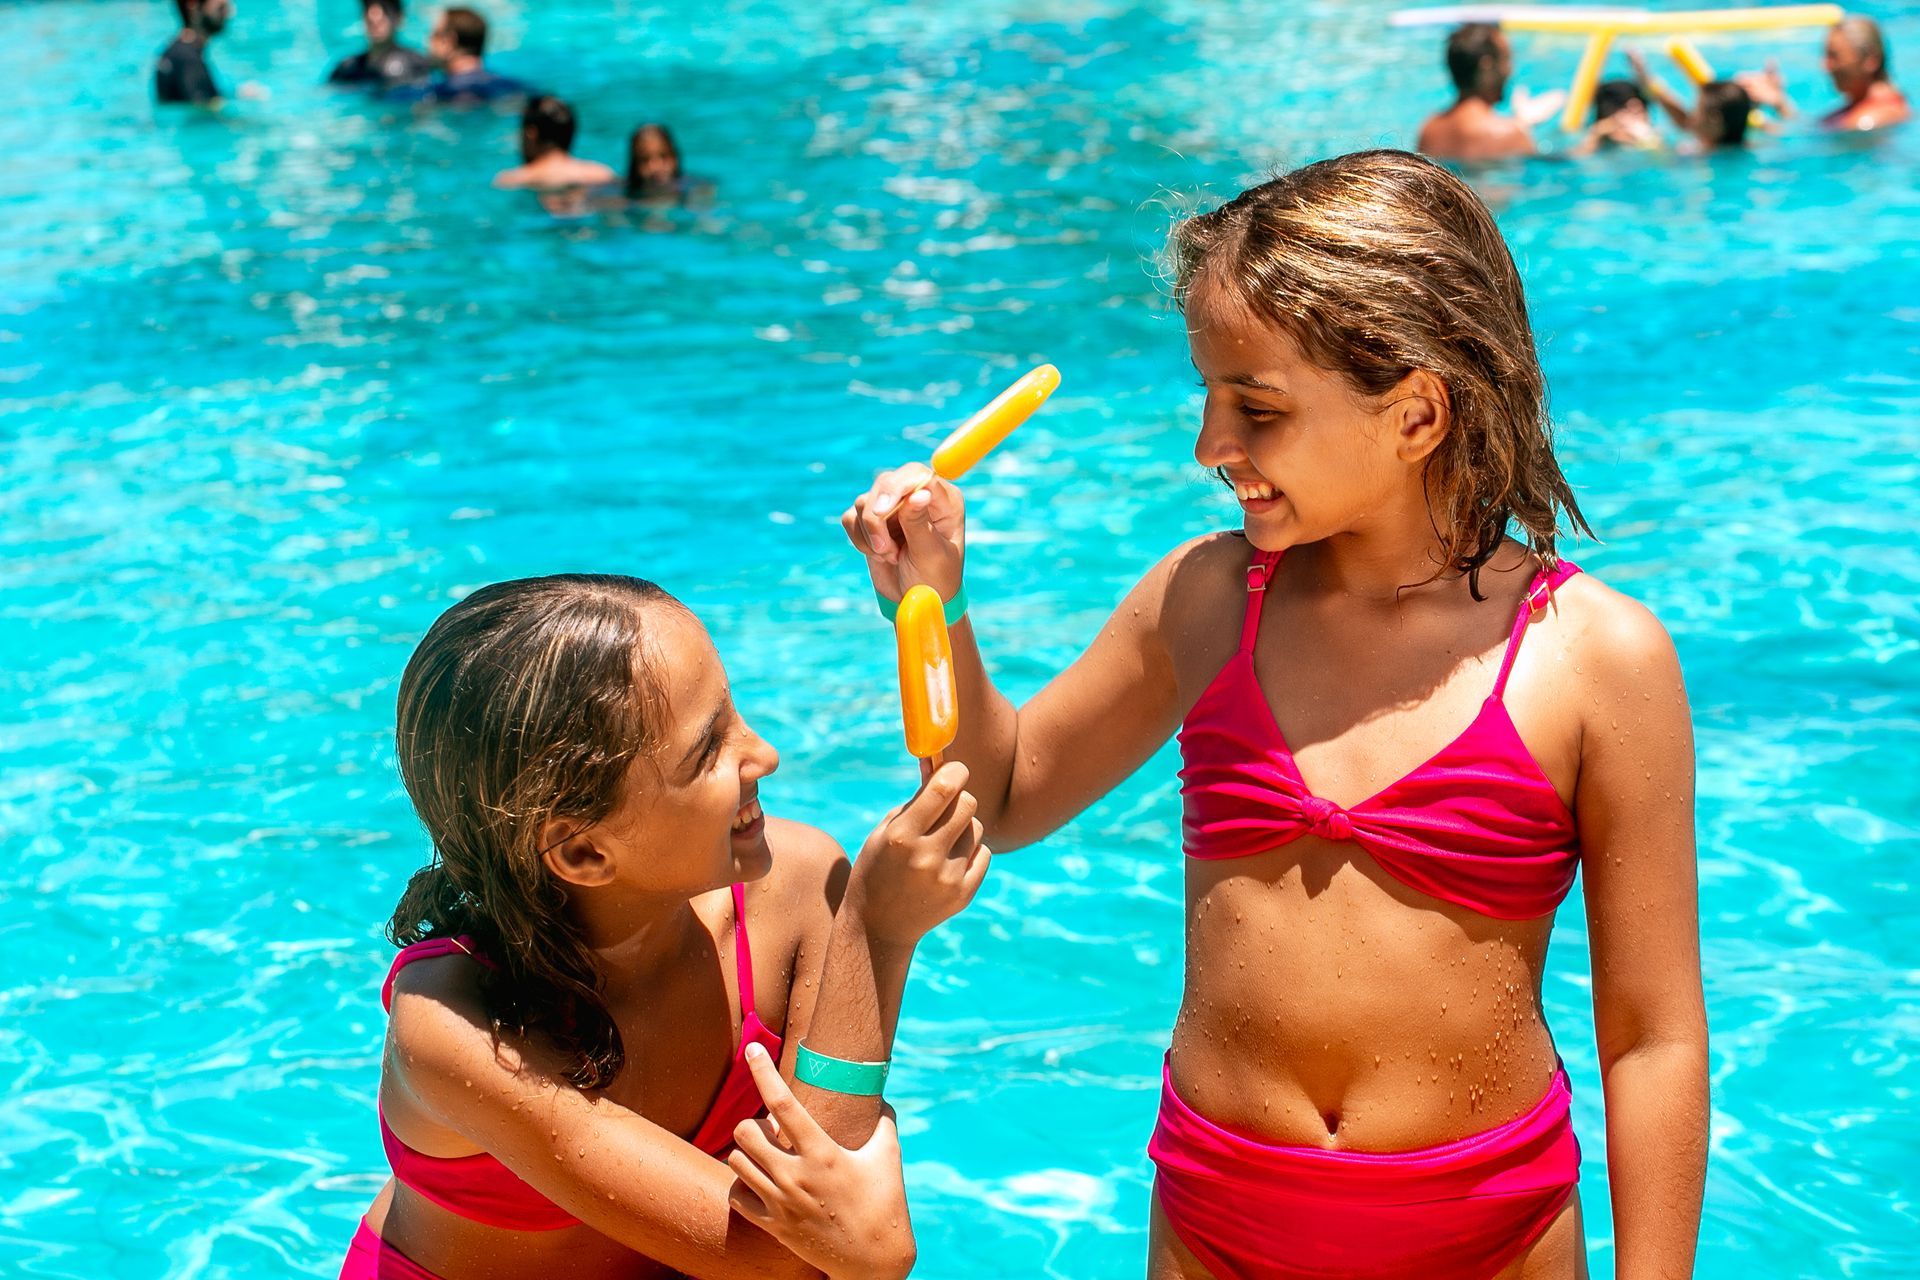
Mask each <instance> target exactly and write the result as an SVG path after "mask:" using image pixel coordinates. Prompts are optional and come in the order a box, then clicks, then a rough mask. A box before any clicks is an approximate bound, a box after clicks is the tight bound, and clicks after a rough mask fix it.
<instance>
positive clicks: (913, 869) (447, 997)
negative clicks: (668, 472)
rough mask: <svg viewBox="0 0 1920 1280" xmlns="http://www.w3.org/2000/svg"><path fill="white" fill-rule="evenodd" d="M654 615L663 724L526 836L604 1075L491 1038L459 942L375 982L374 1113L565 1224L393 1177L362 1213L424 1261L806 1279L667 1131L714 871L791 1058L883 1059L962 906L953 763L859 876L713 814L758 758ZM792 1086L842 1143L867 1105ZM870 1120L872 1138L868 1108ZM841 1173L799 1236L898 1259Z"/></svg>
mask: <svg viewBox="0 0 1920 1280" xmlns="http://www.w3.org/2000/svg"><path fill="white" fill-rule="evenodd" d="M654 611H655V613H656V615H657V616H656V617H655V618H652V619H650V620H649V632H650V635H651V636H652V637H653V639H654V642H655V644H656V646H657V649H658V654H657V656H656V660H657V661H658V662H659V664H660V667H661V670H662V672H663V675H664V677H665V678H664V679H663V682H662V683H663V685H664V686H665V687H666V688H667V689H668V691H669V692H668V697H667V701H668V704H669V706H668V715H667V720H668V722H669V723H670V725H671V732H669V733H668V734H667V740H666V742H665V745H664V746H663V747H662V748H661V749H660V751H659V752H658V753H657V757H656V758H655V759H652V760H642V761H640V762H637V763H636V764H635V766H634V768H633V770H632V771H631V776H630V790H629V792H628V793H627V794H626V795H625V796H623V798H622V800H621V803H620V804H619V806H618V807H617V808H616V810H615V812H614V813H613V814H612V815H610V816H609V817H608V818H607V819H606V820H605V821H603V822H602V823H600V824H598V825H597V826H594V827H589V828H580V827H578V826H577V825H574V824H566V823H560V824H557V825H555V826H554V827H553V829H551V830H543V832H542V838H541V845H542V847H543V848H548V849H549V850H550V852H549V853H548V854H547V855H546V866H547V869H548V871H549V872H551V873H552V874H553V875H554V877H555V879H556V880H557V881H558V882H559V884H560V885H561V886H562V888H563V891H564V892H565V893H566V894H567V898H568V907H569V912H570V914H571V915H572V916H573V918H574V919H575V921H576V922H577V924H578V925H579V927H580V929H581V931H582V935H583V937H584V938H585V939H586V941H587V942H588V944H589V946H590V947H591V948H592V949H593V951H594V952H595V955H596V959H597V961H598V965H597V967H598V969H599V971H600V973H601V974H602V975H603V979H604V984H605V985H604V994H605V998H606V1000H607V1003H608V1006H609V1008H610V1009H611V1010H612V1012H613V1014H614V1018H615V1021H616V1024H617V1025H618V1027H619V1029H620V1033H621V1036H622V1039H623V1043H624V1045H625V1049H626V1065H625V1067H624V1068H623V1070H622V1071H621V1073H620V1074H619V1076H618V1077H617V1078H616V1079H615V1080H614V1082H613V1084H612V1086H611V1087H609V1088H607V1089H605V1090H602V1091H599V1092H597V1093H591V1094H590V1093H586V1092H583V1091H581V1090H580V1089H578V1088H577V1087H575V1086H573V1085H572V1084H570V1083H569V1082H567V1081H566V1079H565V1078H564V1065H565V1064H564V1063H563V1062H562V1061H561V1060H560V1058H559V1056H558V1054H557V1053H556V1052H555V1051H554V1050H553V1049H552V1048H551V1047H550V1046H548V1045H546V1044H545V1043H543V1042H540V1041H537V1040H529V1039H527V1038H525V1037H521V1036H516V1035H512V1034H504V1035H502V1036H501V1037H500V1038H499V1040H498V1041H497V1042H496V1040H495V1036H494V1033H493V1031H492V1029H491V1027H490V1026H489V1021H488V1018H487V1016H486V1014H485V1011H484V1009H483V1007H482V1003H481V999H480V994H479V990H478V985H477V978H478V974H479V968H478V966H477V964H476V962H474V961H472V960H470V959H468V958H467V957H465V956H447V957H442V958H438V959H433V960H423V961H419V962H416V963H414V964H412V965H409V966H408V967H407V968H406V969H404V970H403V971H402V972H401V974H400V976H399V979H398V981H397V982H396V983H395V990H394V1002H393V1009H392V1014H391V1018H390V1022H389V1026H388V1034H387V1044H386V1052H385V1056H384V1059H383V1063H382V1078H381V1087H380V1101H381V1107H382V1110H383V1112H384V1114H385V1116H386V1119H387V1122H388V1124H389V1125H390V1126H391V1127H392V1128H393V1130H394V1132H395V1133H396V1134H397V1135H398V1136H399V1137H400V1139H401V1140H402V1141H403V1142H405V1143H406V1144H407V1145H408V1146H410V1147H412V1148H413V1149H415V1150H416V1151H420V1152H422V1153H424V1154H427V1155H431V1156H440V1157H457V1156H462V1155H471V1154H474V1153H476V1152H480V1151H485V1152H490V1153H492V1154H493V1155H494V1156H495V1157H496V1158H498V1159H499V1160H500V1161H501V1162H502V1163H504V1164H505V1165H506V1166H507V1167H508V1168H509V1169H511V1170H512V1171H513V1172H514V1173H516V1174H518V1175H519V1176H520V1177H521V1178H523V1179H524V1180H525V1181H527V1182H528V1183H530V1184H531V1185H532V1186H533V1187H534V1188H535V1189H536V1190H538V1191H539V1192H541V1193H542V1194H543V1195H545V1196H546V1197H547V1198H549V1199H550V1200H552V1201H553V1202H554V1203H555V1204H557V1205H559V1206H560V1207H561V1208H562V1209H564V1210H566V1211H567V1212H569V1213H571V1214H572V1215H574V1216H575V1217H578V1218H580V1219H581V1220H582V1223H583V1225H581V1226H577V1227H569V1228H564V1229H561V1230H558V1231H547V1232H520V1231H508V1230H501V1229H497V1228H493V1227H487V1226H482V1225H480V1224H478V1223H475V1222H473V1221H470V1220H468V1219H465V1218H462V1217H459V1216H458V1215H455V1214H453V1213H450V1212H448V1211H446V1210H444V1209H441V1208H439V1207H437V1206H435V1205H434V1204H432V1203H431V1202H429V1201H427V1200H425V1199H424V1198H423V1197H421V1196H419V1195H418V1194H416V1193H415V1192H413V1191H412V1190H410V1189H409V1188H407V1187H405V1186H404V1185H401V1184H399V1183H397V1182H393V1181H390V1182H389V1183H388V1184H387V1186H386V1187H385V1188H384V1189H383V1190H382V1191H381V1193H380V1195H379V1197H378V1198H377V1199H376V1201H375V1202H374V1205H373V1207H372V1209H371V1210H370V1211H369V1213H368V1215H367V1220H368V1222H369V1224H370V1225H371V1226H372V1227H373V1229H374V1230H375V1231H376V1233H378V1234H379V1235H380V1236H381V1238H382V1239H384V1240H385V1241H387V1242H388V1243H390V1244H391V1245H393V1246H394V1247H396V1248H398V1249H399V1250H400V1251H401V1252H403V1253H405V1254H407V1255H408V1256H409V1257H411V1258H412V1259H413V1260H414V1261H415V1262H417V1263H419V1264H420V1265H422V1266H424V1267H426V1268H427V1269H428V1270H430V1271H432V1272H434V1273H435V1274H437V1275H439V1276H441V1277H443V1278H444V1280H495V1278H496V1277H501V1276H524V1275H546V1276H556V1277H557V1276H565V1277H568V1278H569V1280H574V1278H578V1280H615V1278H616V1277H617V1278H619V1280H631V1278H633V1277H646V1276H664V1275H678V1274H685V1275H689V1276H696V1277H714V1278H720V1277H740V1278H742V1280H744V1278H746V1277H762V1276H774V1277H786V1276H814V1275H818V1274H820V1271H818V1270H816V1269H815V1268H814V1267H813V1266H811V1265H808V1264H807V1263H804V1262H802V1261H801V1260H800V1259H799V1258H798V1257H796V1256H795V1255H794V1254H792V1253H791V1252H789V1251H788V1250H787V1249H786V1248H785V1247H784V1246H782V1245H781V1244H779V1243H777V1242H776V1241H775V1240H774V1239H773V1238H772V1237H771V1236H769V1235H767V1234H765V1233H764V1232H762V1231H761V1230H760V1229H759V1228H758V1227H756V1226H753V1225H751V1224H750V1223H749V1222H748V1221H747V1219H746V1218H744V1217H742V1216H740V1214H739V1213H736V1212H732V1211H731V1210H730V1198H734V1199H735V1202H737V1197H738V1196H739V1195H740V1194H741V1192H740V1188H739V1186H738V1184H737V1183H736V1182H735V1177H734V1173H733V1171H732V1170H730V1169H729V1167H728V1165H727V1164H726V1163H725V1162H724V1161H722V1160H719V1159H716V1158H715V1157H713V1156H710V1155H707V1154H705V1153H703V1152H701V1151H699V1150H697V1149H695V1148H694V1147H693V1146H692V1145H690V1143H689V1142H688V1141H687V1138H688V1136H690V1135H692V1134H693V1133H694V1132H695V1131H696V1129H697V1128H698V1127H699V1126H700V1124H701V1122H702V1121H703V1119H704V1118H705V1116H706V1114H707V1112H708V1110H709V1108H710V1106H711V1104H712V1100H713V1098H714V1095H715V1093H716V1091H717V1090H718V1088H719V1086H720V1083H721V1081H722V1080H723V1078H724V1077H725V1075H726V1073H727V1071H728V1068H729V1064H730V1062H731V1060H732V1057H733V1053H734V1047H735V1044H736V1042H737V1037H738V1034H739V1026H740V1016H741V1014H740V1010H741V1002H740V999H739V993H738V992H737V991H735V990H734V985H735V977H734V973H735V970H734V955H733V945H734V944H733V937H734V929H733V923H734V922H733V904H732V897H731V893H730V891H729V889H728V888H727V886H728V885H730V884H731V883H733V882H734V881H736V880H741V881H746V882H747V893H746V902H747V907H746V911H747V927H748V936H749V938H750V941H751V945H752V952H753V969H754V980H755V987H756V990H755V1003H756V1006H757V1008H758V1010H759V1012H760V1015H761V1017H762V1019H763V1020H764V1021H765V1022H766V1023H767V1024H768V1025H769V1026H770V1027H771V1028H772V1029H774V1030H775V1031H776V1032H779V1033H780V1034H781V1035H782V1036H784V1038H785V1049H784V1067H783V1069H784V1071H785V1073H786V1075H787V1076H788V1078H791V1074H792V1064H793V1058H794V1055H795V1053H796V1052H797V1050H798V1047H799V1045H800V1042H801V1040H802V1038H803V1037H804V1038H805V1039H806V1040H807V1042H808V1043H809V1044H810V1045H811V1046H812V1047H813V1048H815V1049H817V1050H819V1051H820V1052H823V1053H827V1054H830V1055H832V1056H835V1057H841V1058H847V1059H851V1060H856V1061H874V1060H878V1059H884V1058H886V1057H887V1056H888V1054H889V1051H890V1047H891V1044H892V1037H893V1030H894V1024H895V1021H896V1019H897V1017H898V1012H899V1006H900V999H901V995H902V993H903V990H904V987H905V981H906V973H907V967H908V964H909V963H910V960H911V956H912V951H913V946H914V944H915V942H917V940H918V938H919V937H920V936H921V935H923V934H924V933H925V932H926V930H927V929H930V928H932V927H933V925H934V924H937V923H938V922H939V920H941V919H944V918H945V917H946V916H948V915H951V914H952V913H953V912H955V911H957V910H959V909H960V908H961V907H962V906H964V905H965V903H966V901H967V900H968V899H970V898H971V896H972V894H973V892H974V890H975V889H977V887H978V885H979V883H980V879H981V878H982V877H983V876H984V875H985V871H986V852H985V850H984V849H983V848H981V846H980V844H979V835H980V828H979V825H978V823H977V822H976V821H975V819H974V817H973V809H974V801H973V799H972V797H971V796H970V795H968V794H967V793H966V792H965V791H964V786H965V782H966V770H965V769H964V768H963V767H961V766H959V765H957V764H956V765H948V766H946V768H944V769H943V770H942V771H940V772H939V773H937V774H936V775H935V776H934V777H933V778H932V779H931V780H930V781H929V782H928V783H926V784H925V785H924V786H923V788H922V790H921V792H920V794H919V795H918V796H916V797H915V798H914V800H913V801H911V802H910V803H909V804H908V805H906V806H904V807H903V809H902V810H901V811H899V812H898V813H897V814H896V815H893V816H890V818H889V819H888V821H887V822H886V823H883V824H882V827H881V828H880V830H878V831H876V833H875V836H874V838H872V839H870V840H869V843H868V853H867V854H866V855H863V857H862V859H861V868H860V870H858V871H850V869H849V866H848V862H847V859H846V857H845V855H844V854H843V853H842V852H841V851H840V849H839V848H838V846H836V845H835V844H834V842H833V841H832V840H831V839H829V838H828V837H826V836H825V835H823V834H822V833H820V832H818V831H816V830H813V829H811V828H808V827H804V826H801V825H799V824H796V823H791V822H785V821H782V820H780V819H775V818H768V819H766V821H765V826H764V829H763V830H753V829H752V828H751V827H749V829H748V831H746V832H745V833H741V832H737V831H735V830H734V827H733V823H734V820H735V818H736V817H739V816H746V815H750V814H751V813H752V812H753V806H755V805H757V803H758V782H759V780H760V779H761V778H763V777H765V776H766V775H767V774H769V773H771V772H772V771H773V769H774V768H775V767H776V766H777V763H778V756H777V755H776V754H775V753H774V752H773V750H772V748H771V747H769V746H768V745H767V744H766V742H764V741H763V740H762V739H760V738H759V737H758V735H756V734H755V733H754V732H753V731H752V730H751V729H750V728H749V727H748V726H747V725H746V724H745V722H744V721H743V720H742V719H741V718H740V716H739V714H738V712H737V711H736V710H735V709H734V707H733V704H732V701H731V697H730V695H729V693H728V690H727V685H726V675H725V671H724V669H723V668H722V667H721V665H720V661H719V657H718V655H717V654H716V653H714V651H713V646H712V644H711V642H710V641H708V640H707V638H706V635H705V632H704V630H703V629H702V628H701V627H700V625H699V623H698V622H697V621H696V620H694V619H693V618H692V617H691V615H688V614H685V613H684V612H683V611H680V610H677V609H672V608H670V607H667V606H657V607H655V610H654ZM883 836H885V837H887V839H885V840H883V839H882V837H883ZM843 899H844V900H843ZM836 909H838V911H839V915H838V917H837V919H836V916H835V912H836ZM794 1092H795V1094H796V1095H798V1097H799V1098H800V1100H801V1101H802V1102H803V1103H804V1104H805V1105H806V1107H807V1108H808V1109H809V1111H811V1113H812V1114H813V1116H814V1117H815V1119H817V1120H818V1122H819V1124H820V1126H821V1127H822V1128H823V1129H824V1130H825V1131H826V1132H827V1134H829V1135H831V1136H832V1137H833V1138H834V1139H835V1140H836V1141H837V1142H839V1143H840V1144H843V1145H845V1146H851V1147H858V1146H861V1145H862V1144H864V1143H866V1142H867V1141H868V1139H869V1138H870V1137H873V1135H874V1134H875V1130H876V1127H877V1126H881V1125H882V1117H881V1112H882V1105H883V1104H882V1103H881V1100H880V1099H879V1098H877V1097H871V1098H869V1097H858V1096H854V1095H847V1094H838V1093H828V1092H825V1091H822V1090H816V1089H812V1088H809V1087H807V1086H795V1087H794ZM746 1127H747V1126H742V1128H743V1129H744V1128H746ZM884 1127H885V1128H886V1130H887V1132H888V1134H889V1135H890V1134H891V1124H890V1122H888V1123H886V1124H885V1126H884ZM736 1132H738V1131H736ZM876 1140H877V1139H876ZM896 1150H897V1149H896ZM893 1167H894V1169H895V1170H896V1171H897V1167H898V1160H897V1158H895V1160H894V1161H893ZM855 1190H858V1191H860V1192H861V1194H857V1195H848V1194H840V1193H836V1194H835V1195H833V1196H831V1197H829V1201H828V1203H827V1204H826V1205H824V1206H822V1207H821V1209H820V1210H819V1211H818V1213H819V1216H821V1217H822V1218H831V1219H832V1221H830V1222H828V1223H826V1225H825V1226H824V1227H823V1228H822V1231H821V1232H820V1233H819V1234H823V1235H825V1236H829V1237H832V1236H835V1235H836V1233H837V1235H838V1236H840V1237H844V1238H845V1239H847V1240H850V1241H852V1243H853V1244H854V1245H856V1246H862V1247H863V1248H864V1252H862V1253H860V1254H859V1256H860V1258H861V1259H862V1261H863V1265H861V1266H859V1267H846V1268H838V1269H836V1270H835V1271H834V1273H833V1274H834V1275H836V1276H841V1275H845V1276H849V1277H852V1276H898V1275H904V1274H905V1273H906V1270H907V1269H908V1268H910V1267H911V1265H912V1261H913V1248H912V1237H911V1232H910V1230H909V1229H908V1227H907V1224H906V1221H905V1203H904V1197H903V1195H902V1194H901V1193H900V1192H899V1189H898V1185H897V1172H896V1174H895V1177H894V1186H893V1187H892V1188H890V1189H889V1188H875V1187H873V1186H871V1185H870V1184H863V1185H861V1186H859V1187H857V1188H855ZM885 1190H891V1191H892V1192H893V1194H892V1195H886V1194H880V1192H881V1191H885ZM829 1211H830V1212H829ZM819 1252H821V1253H823V1254H827V1255H831V1254H833V1253H834V1249H833V1248H825V1249H822V1250H820V1251H819ZM845 1252H846V1251H845V1250H842V1251H841V1253H842V1254H844V1253H845ZM869 1263H870V1264H871V1265H867V1264H869Z"/></svg>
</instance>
